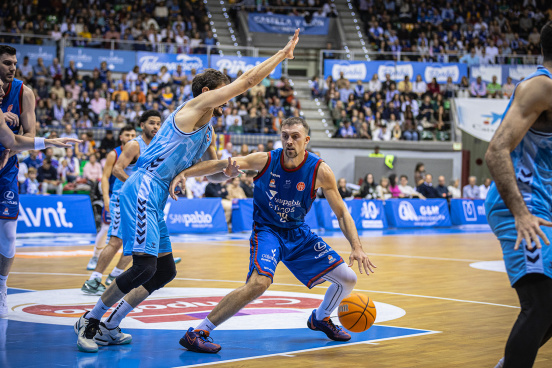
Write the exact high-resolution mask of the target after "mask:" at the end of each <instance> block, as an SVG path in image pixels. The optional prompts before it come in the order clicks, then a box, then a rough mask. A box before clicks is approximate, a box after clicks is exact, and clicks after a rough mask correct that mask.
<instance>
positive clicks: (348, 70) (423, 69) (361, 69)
mask: <svg viewBox="0 0 552 368" xmlns="http://www.w3.org/2000/svg"><path fill="white" fill-rule="evenodd" d="M341 72H343V73H344V77H345V78H347V79H349V80H351V81H357V80H362V81H363V82H368V81H369V80H370V79H372V76H373V75H374V74H377V76H378V78H379V80H380V81H382V82H383V81H384V80H385V79H386V78H385V76H386V74H389V75H390V76H391V79H392V80H395V81H401V80H404V77H405V76H408V77H409V78H410V80H411V81H414V80H415V78H416V76H417V75H418V74H420V75H421V76H422V79H423V80H424V81H425V82H426V83H430V82H431V81H432V80H433V78H437V83H441V84H442V83H446V82H447V79H448V77H451V78H452V82H453V83H456V84H458V83H460V81H461V80H462V77H464V76H466V77H467V76H468V67H467V65H466V64H455V63H420V62H394V61H347V60H324V78H328V76H330V75H331V76H332V77H333V79H334V80H337V79H339V77H340V73H341Z"/></svg>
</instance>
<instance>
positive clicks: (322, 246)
mask: <svg viewBox="0 0 552 368" xmlns="http://www.w3.org/2000/svg"><path fill="white" fill-rule="evenodd" d="M324 249H326V243H324V242H318V243H316V244H315V245H314V250H315V251H317V252H321V251H323V250H324Z"/></svg>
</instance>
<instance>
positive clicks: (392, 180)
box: [389, 174, 397, 187]
mask: <svg viewBox="0 0 552 368" xmlns="http://www.w3.org/2000/svg"><path fill="white" fill-rule="evenodd" d="M389 186H391V187H396V186H397V174H390V175H389Z"/></svg>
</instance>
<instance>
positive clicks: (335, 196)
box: [315, 162, 376, 275]
mask: <svg viewBox="0 0 552 368" xmlns="http://www.w3.org/2000/svg"><path fill="white" fill-rule="evenodd" d="M315 185H316V188H322V190H323V191H324V196H325V197H326V199H327V200H328V204H329V205H330V207H331V209H332V211H333V213H335V216H336V217H337V219H338V221H339V227H340V228H341V231H343V235H345V237H346V238H347V240H348V241H349V244H351V255H350V257H349V267H351V266H353V263H354V261H355V260H356V261H357V262H358V270H359V271H360V273H362V268H364V270H365V271H366V275H370V272H372V273H373V272H374V270H373V269H372V267H374V268H375V267H376V266H375V265H374V264H372V262H371V261H370V259H369V258H368V256H367V255H366V253H364V250H363V249H362V244H360V238H359V237H358V232H357V229H356V226H355V221H354V220H353V217H352V216H351V214H350V213H349V211H348V210H347V206H345V202H343V199H342V198H341V195H340V194H339V190H338V189H337V182H336V180H335V175H334V173H333V172H332V169H331V168H330V167H329V166H328V165H327V164H326V163H324V162H323V163H322V164H320V167H319V168H318V174H317V176H316V184H315Z"/></svg>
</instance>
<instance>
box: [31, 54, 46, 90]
mask: <svg viewBox="0 0 552 368" xmlns="http://www.w3.org/2000/svg"><path fill="white" fill-rule="evenodd" d="M33 74H34V77H35V78H36V79H38V80H41V79H42V80H44V82H45V83H46V84H48V83H49V82H50V79H49V73H48V68H46V65H44V59H42V58H41V57H39V58H38V59H36V65H35V66H34V67H33Z"/></svg>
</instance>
